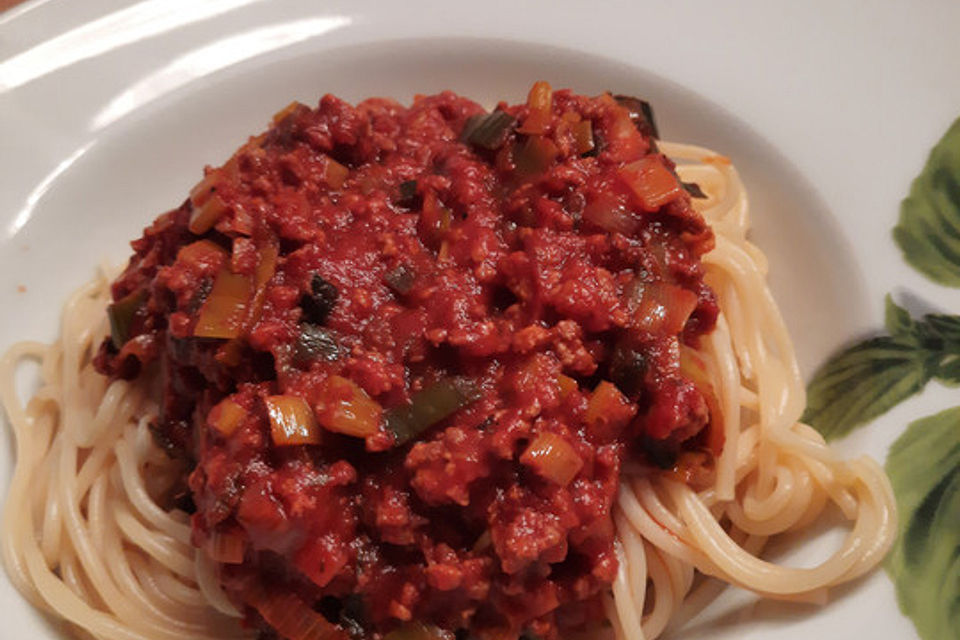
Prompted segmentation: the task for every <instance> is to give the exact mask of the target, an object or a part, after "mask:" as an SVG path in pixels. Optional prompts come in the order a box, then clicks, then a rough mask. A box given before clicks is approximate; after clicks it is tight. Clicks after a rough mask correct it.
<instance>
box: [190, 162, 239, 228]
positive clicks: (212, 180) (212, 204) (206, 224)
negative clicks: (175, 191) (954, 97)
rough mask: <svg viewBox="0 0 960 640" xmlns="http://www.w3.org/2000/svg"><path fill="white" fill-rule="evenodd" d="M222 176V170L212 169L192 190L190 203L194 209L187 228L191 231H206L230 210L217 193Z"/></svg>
mask: <svg viewBox="0 0 960 640" xmlns="http://www.w3.org/2000/svg"><path fill="white" fill-rule="evenodd" d="M220 177H221V175H220V171H218V170H214V171H211V172H210V173H208V174H207V175H205V176H204V177H203V180H201V181H200V182H198V183H197V184H196V186H194V187H193V189H191V190H190V204H191V206H192V207H193V211H192V212H191V214H190V222H189V223H188V225H187V228H188V229H190V232H191V233H194V234H196V235H201V234H203V233H206V232H207V231H209V230H210V229H211V228H212V227H213V225H215V224H216V223H217V221H218V220H219V219H220V217H221V216H223V214H224V213H226V212H227V211H228V210H229V208H230V207H229V206H228V205H227V203H226V202H224V201H223V198H221V197H220V195H219V194H218V193H217V183H218V182H219V181H220Z"/></svg>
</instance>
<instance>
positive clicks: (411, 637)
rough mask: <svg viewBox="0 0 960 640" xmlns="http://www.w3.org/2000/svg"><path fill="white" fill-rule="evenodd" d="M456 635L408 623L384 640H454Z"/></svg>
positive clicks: (436, 628)
mask: <svg viewBox="0 0 960 640" xmlns="http://www.w3.org/2000/svg"><path fill="white" fill-rule="evenodd" d="M453 637H454V635H453V634H452V633H450V632H449V631H444V630H443V629H440V628H438V627H435V626H433V625H428V624H424V623H423V622H408V623H407V624H405V625H403V626H402V627H400V628H398V629H394V630H393V631H391V632H390V633H388V634H387V635H386V636H384V639H383V640H453Z"/></svg>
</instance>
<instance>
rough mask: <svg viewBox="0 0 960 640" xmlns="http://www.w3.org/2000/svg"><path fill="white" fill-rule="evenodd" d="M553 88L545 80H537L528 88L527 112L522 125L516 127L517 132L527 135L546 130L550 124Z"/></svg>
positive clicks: (538, 133)
mask: <svg viewBox="0 0 960 640" xmlns="http://www.w3.org/2000/svg"><path fill="white" fill-rule="evenodd" d="M552 98H553V90H552V89H551V88H550V84H549V83H547V82H543V81H540V82H537V83H535V84H534V85H533V87H532V88H531V89H530V93H529V94H528V95H527V107H529V113H528V114H527V117H526V119H525V120H524V121H523V125H522V126H521V127H520V128H519V129H517V131H518V132H519V133H525V134H528V135H542V134H544V133H546V132H547V128H548V127H549V126H550V118H551V115H552V114H551V101H552Z"/></svg>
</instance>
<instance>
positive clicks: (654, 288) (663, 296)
mask: <svg viewBox="0 0 960 640" xmlns="http://www.w3.org/2000/svg"><path fill="white" fill-rule="evenodd" d="M697 301H698V299H697V294H695V293H694V292H692V291H690V290H688V289H684V288H683V287H679V286H677V285H674V284H670V283H667V282H648V283H646V284H645V285H644V286H643V288H642V289H641V290H640V293H639V299H638V300H627V305H628V307H629V308H631V309H633V310H634V318H635V319H636V320H637V324H638V326H639V328H640V329H642V330H644V331H650V332H651V333H655V332H662V333H666V334H670V335H674V334H678V333H680V332H681V331H683V327H684V325H686V323H687V319H688V318H689V317H690V314H691V313H693V311H694V309H696V308H697Z"/></svg>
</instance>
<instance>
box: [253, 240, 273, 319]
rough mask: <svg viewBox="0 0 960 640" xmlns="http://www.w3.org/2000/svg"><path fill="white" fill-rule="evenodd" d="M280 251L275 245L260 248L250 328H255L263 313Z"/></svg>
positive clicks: (255, 273) (255, 272) (254, 275)
mask: <svg viewBox="0 0 960 640" xmlns="http://www.w3.org/2000/svg"><path fill="white" fill-rule="evenodd" d="M279 255H280V250H279V249H278V248H277V247H276V246H275V245H272V244H270V245H266V246H263V247H261V248H260V251H259V260H258V261H257V269H256V271H254V274H253V299H252V300H251V301H250V317H249V318H248V326H249V327H253V325H254V324H256V323H257V320H259V319H260V314H261V313H262V312H263V302H264V300H265V299H266V295H267V283H268V282H270V278H272V277H273V274H275V273H276V272H277V258H278V257H279Z"/></svg>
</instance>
